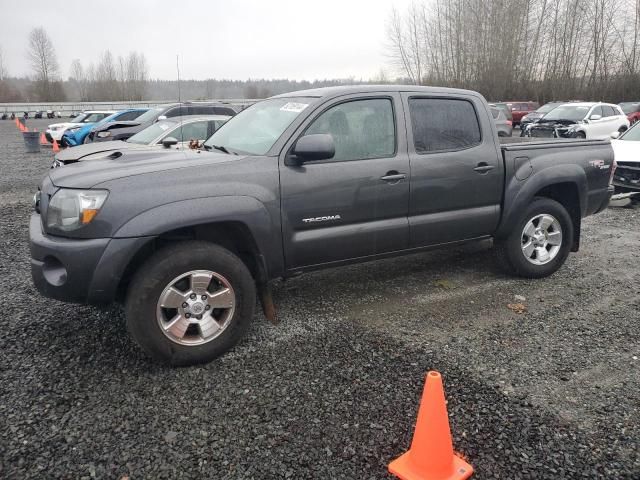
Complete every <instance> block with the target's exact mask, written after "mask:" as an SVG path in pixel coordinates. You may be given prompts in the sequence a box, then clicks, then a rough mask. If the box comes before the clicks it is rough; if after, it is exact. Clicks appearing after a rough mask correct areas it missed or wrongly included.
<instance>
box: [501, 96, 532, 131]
mask: <svg viewBox="0 0 640 480" xmlns="http://www.w3.org/2000/svg"><path fill="white" fill-rule="evenodd" d="M505 103H506V104H507V105H508V106H509V108H510V109H511V114H512V115H513V125H514V126H518V125H520V120H522V117H524V116H525V115H528V114H529V113H531V112H535V111H536V110H537V109H538V108H540V105H539V104H538V102H521V101H511V102H505Z"/></svg>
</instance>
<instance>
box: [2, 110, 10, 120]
mask: <svg viewBox="0 0 640 480" xmlns="http://www.w3.org/2000/svg"><path fill="white" fill-rule="evenodd" d="M7 118H9V114H8V113H7V112H3V113H2V120H6V119H7Z"/></svg>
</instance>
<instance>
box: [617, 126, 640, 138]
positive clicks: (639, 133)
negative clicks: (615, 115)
mask: <svg viewBox="0 0 640 480" xmlns="http://www.w3.org/2000/svg"><path fill="white" fill-rule="evenodd" d="M638 125H640V122H637V123H636V124H635V125H634V126H633V127H631V128H630V129H629V130H627V131H626V132H625V133H624V135H622V136H621V137H620V140H629V141H631V142H640V128H638Z"/></svg>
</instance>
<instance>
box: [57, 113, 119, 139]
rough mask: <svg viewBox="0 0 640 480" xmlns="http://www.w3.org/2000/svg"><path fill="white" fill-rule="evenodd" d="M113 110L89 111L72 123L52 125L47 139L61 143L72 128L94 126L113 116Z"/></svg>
mask: <svg viewBox="0 0 640 480" xmlns="http://www.w3.org/2000/svg"><path fill="white" fill-rule="evenodd" d="M114 113H116V112H114V111H113V110H89V111H87V112H82V113H81V114H80V115H78V116H76V117H75V118H74V119H73V120H71V121H70V122H64V123H52V124H51V125H49V127H48V128H47V130H46V131H45V137H46V138H47V141H48V142H49V143H53V141H54V140H56V141H57V142H60V141H61V140H62V135H64V132H66V131H67V130H68V129H70V128H74V127H83V126H85V125H86V124H89V123H90V124H93V123H96V122H99V121H100V120H102V119H104V118H106V117H108V116H109V115H113V114H114Z"/></svg>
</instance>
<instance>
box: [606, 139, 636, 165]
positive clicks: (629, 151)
mask: <svg viewBox="0 0 640 480" xmlns="http://www.w3.org/2000/svg"><path fill="white" fill-rule="evenodd" d="M611 146H612V147H613V153H614V155H615V159H616V162H629V163H637V164H640V142H632V141H631V140H611Z"/></svg>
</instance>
